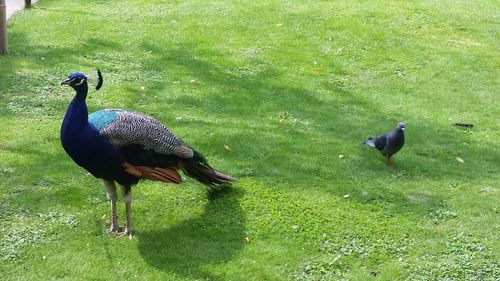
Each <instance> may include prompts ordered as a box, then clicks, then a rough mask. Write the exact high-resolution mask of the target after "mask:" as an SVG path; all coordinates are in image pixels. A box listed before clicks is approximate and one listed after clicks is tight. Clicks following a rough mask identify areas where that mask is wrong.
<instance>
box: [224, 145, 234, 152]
mask: <svg viewBox="0 0 500 281" xmlns="http://www.w3.org/2000/svg"><path fill="white" fill-rule="evenodd" d="M224 148H225V149H226V150H227V151H233V150H232V149H231V147H229V145H227V144H224Z"/></svg>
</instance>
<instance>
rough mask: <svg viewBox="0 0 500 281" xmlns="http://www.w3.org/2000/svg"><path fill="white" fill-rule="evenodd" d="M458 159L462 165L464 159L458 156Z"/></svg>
mask: <svg viewBox="0 0 500 281" xmlns="http://www.w3.org/2000/svg"><path fill="white" fill-rule="evenodd" d="M456 159H457V161H458V162H460V163H464V159H462V158H460V157H458V156H457V158H456Z"/></svg>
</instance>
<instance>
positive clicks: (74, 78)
mask: <svg viewBox="0 0 500 281" xmlns="http://www.w3.org/2000/svg"><path fill="white" fill-rule="evenodd" d="M94 79H97V85H96V87H95V89H96V90H99V89H100V88H101V86H102V83H103V79H102V74H101V71H100V70H99V69H97V75H95V74H90V75H88V76H85V75H84V74H83V73H81V72H75V73H73V74H71V75H69V76H68V78H66V79H65V80H64V81H62V82H61V85H68V86H70V87H71V88H73V89H75V90H78V89H79V88H81V87H86V86H87V82H89V81H91V80H94Z"/></svg>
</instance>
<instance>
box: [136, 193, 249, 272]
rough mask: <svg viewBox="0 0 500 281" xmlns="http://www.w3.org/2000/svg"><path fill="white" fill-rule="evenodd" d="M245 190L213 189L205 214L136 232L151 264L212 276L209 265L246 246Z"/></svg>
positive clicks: (170, 270) (229, 258)
mask: <svg viewBox="0 0 500 281" xmlns="http://www.w3.org/2000/svg"><path fill="white" fill-rule="evenodd" d="M242 196H243V190H240V189H234V188H227V189H225V190H224V191H219V192H212V193H211V194H209V200H208V203H207V205H206V206H205V209H204V211H203V214H202V215H201V216H199V217H196V218H193V219H190V220H187V221H183V222H180V223H179V224H177V225H175V226H173V227H168V228H164V229H160V230H157V231H151V232H141V233H137V235H136V237H137V238H138V240H139V244H138V247H139V252H140V254H141V255H142V257H143V258H144V260H145V261H146V262H147V263H149V264H150V265H151V266H153V267H155V268H157V269H160V270H163V271H169V272H172V273H175V274H178V275H183V276H189V277H193V278H210V277H211V275H212V274H211V273H210V272H206V271H204V267H205V266H206V265H214V264H221V263H225V262H227V261H229V260H231V259H232V258H233V257H234V256H235V255H236V254H237V253H239V252H240V251H242V249H243V247H244V245H245V239H244V238H245V217H244V215H243V212H242V210H241V208H240V206H239V199H240V198H241V197H242Z"/></svg>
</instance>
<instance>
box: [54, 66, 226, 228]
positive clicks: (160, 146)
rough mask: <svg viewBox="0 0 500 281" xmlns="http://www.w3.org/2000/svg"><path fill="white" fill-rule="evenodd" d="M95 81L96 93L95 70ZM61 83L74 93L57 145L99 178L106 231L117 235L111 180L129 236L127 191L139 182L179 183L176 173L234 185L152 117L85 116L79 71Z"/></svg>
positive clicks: (121, 114) (100, 113)
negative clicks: (107, 205) (106, 203)
mask: <svg viewBox="0 0 500 281" xmlns="http://www.w3.org/2000/svg"><path fill="white" fill-rule="evenodd" d="M97 77H98V79H99V81H98V84H97V86H96V89H99V88H100V87H101V85H102V75H101V73H100V72H99V71H98V75H97ZM61 84H64V85H69V86H71V87H72V88H73V89H74V90H75V91H76V95H75V97H74V98H73V100H72V101H71V103H70V105H69V107H68V110H67V112H66V115H65V116H64V120H63V123H62V126H61V143H62V146H63V148H64V150H65V151H66V152H67V153H68V155H69V156H70V157H71V158H72V159H73V160H74V161H75V162H76V163H77V164H78V165H79V166H81V167H83V168H85V169H86V170H87V171H89V172H90V173H91V174H92V175H94V176H95V177H97V178H100V179H103V180H104V183H105V185H106V188H107V192H108V198H109V199H110V200H111V207H112V221H111V228H110V231H111V232H117V231H118V226H117V216H116V190H115V189H116V188H115V184H114V182H115V181H116V182H118V183H119V184H120V185H121V186H122V190H123V194H124V199H125V206H126V213H127V226H126V229H125V234H127V235H130V234H131V233H132V227H131V222H130V212H131V201H130V200H131V192H130V189H131V186H132V185H133V184H136V183H137V182H138V181H139V180H140V179H151V180H157V181H162V182H167V183H180V182H182V178H181V176H180V175H179V173H178V172H177V170H182V171H184V173H185V174H186V175H188V176H190V177H192V178H194V179H196V180H198V181H199V182H201V183H203V184H206V185H219V184H225V183H230V182H233V181H235V179H234V178H232V177H230V176H226V175H224V174H222V173H220V172H218V171H216V170H214V169H213V168H212V167H210V165H209V164H208V162H207V160H206V159H205V158H204V157H203V156H202V155H201V154H200V153H198V152H196V151H195V150H193V149H192V148H190V147H189V146H188V145H187V144H185V143H184V142H182V140H180V139H179V138H177V137H176V136H175V135H174V134H173V133H172V132H170V130H169V129H168V128H166V127H165V126H163V125H162V124H161V123H160V122H158V121H157V120H156V119H154V118H152V117H149V116H146V115H143V114H140V113H136V112H131V111H126V110H112V109H104V110H100V111H97V112H94V113H92V114H90V115H88V111H87V105H86V102H85V100H86V97H87V92H88V85H87V77H86V76H85V75H83V74H82V73H79V72H77V73H74V74H71V75H69V76H68V78H67V79H66V80H64V81H63V82H62V83H61Z"/></svg>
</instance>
